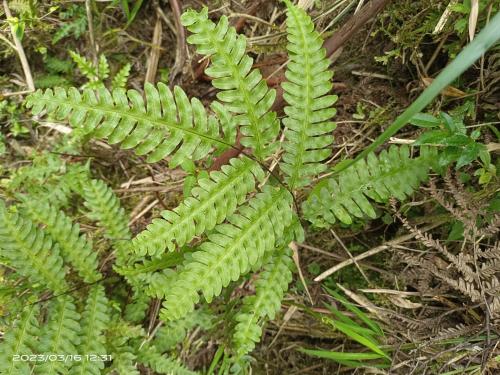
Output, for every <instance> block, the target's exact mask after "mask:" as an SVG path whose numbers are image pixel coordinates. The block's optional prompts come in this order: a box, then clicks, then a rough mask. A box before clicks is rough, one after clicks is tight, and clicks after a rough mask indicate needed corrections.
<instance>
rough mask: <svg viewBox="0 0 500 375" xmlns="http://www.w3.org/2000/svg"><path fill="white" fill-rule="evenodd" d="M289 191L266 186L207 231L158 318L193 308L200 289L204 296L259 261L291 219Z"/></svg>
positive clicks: (217, 291) (208, 298)
mask: <svg viewBox="0 0 500 375" xmlns="http://www.w3.org/2000/svg"><path fill="white" fill-rule="evenodd" d="M292 214H293V211H292V197H291V195H290V193H288V191H286V190H284V189H275V188H271V187H268V188H266V189H265V190H264V192H263V193H261V194H258V195H257V196H256V197H254V198H253V199H251V200H250V201H249V202H248V204H246V205H244V206H242V207H241V208H240V209H239V213H238V214H233V215H232V216H230V217H229V218H228V221H229V224H219V225H218V226H216V227H215V229H214V232H213V233H211V234H209V236H208V241H207V242H204V243H203V244H201V245H200V248H199V250H198V251H195V252H194V253H192V254H191V256H192V258H191V259H188V260H187V261H186V263H185V265H184V267H183V269H182V270H181V271H180V272H179V273H178V275H176V277H175V279H174V281H173V282H172V284H171V286H170V288H169V290H168V292H167V297H166V301H165V302H164V308H163V310H162V312H161V318H162V319H164V320H175V319H179V318H181V317H183V316H184V315H186V314H187V313H189V312H191V311H193V309H194V305H195V304H196V303H197V302H198V300H199V295H198V292H200V291H201V292H202V293H203V295H204V297H205V299H206V301H207V302H211V300H212V299H213V297H215V296H218V295H219V294H220V293H221V290H222V288H223V287H226V286H227V285H228V284H229V283H230V282H231V281H236V280H238V279H239V277H240V276H241V275H243V274H245V273H246V272H248V271H249V270H250V268H251V267H252V266H254V265H255V264H257V263H258V262H260V261H261V260H262V258H263V256H264V254H265V253H266V252H268V251H271V250H273V249H274V244H275V242H276V238H277V237H280V236H281V235H282V234H283V231H284V228H285V227H286V226H288V225H289V224H290V222H291V221H292Z"/></svg>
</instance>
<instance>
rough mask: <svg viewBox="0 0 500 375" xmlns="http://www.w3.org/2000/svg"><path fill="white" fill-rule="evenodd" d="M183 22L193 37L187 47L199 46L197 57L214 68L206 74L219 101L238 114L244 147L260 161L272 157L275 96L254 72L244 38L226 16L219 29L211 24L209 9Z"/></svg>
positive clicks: (185, 17) (186, 15)
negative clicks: (251, 150) (252, 151)
mask: <svg viewBox="0 0 500 375" xmlns="http://www.w3.org/2000/svg"><path fill="white" fill-rule="evenodd" d="M181 22H182V24H183V25H184V26H186V27H187V28H188V30H189V31H191V32H192V33H193V34H192V35H191V36H189V37H188V39H187V40H188V43H190V44H194V45H196V46H197V52H198V53H200V54H202V55H209V56H210V59H211V65H210V67H208V68H207V69H206V70H205V73H206V74H207V75H209V76H210V77H212V78H213V80H212V85H213V86H214V87H216V88H218V89H220V90H222V91H220V92H219V93H217V98H218V99H219V100H220V101H222V102H223V103H225V104H226V106H227V108H228V109H229V110H230V111H231V112H233V113H235V114H237V116H236V122H237V123H238V125H240V130H241V133H242V135H243V138H242V140H241V144H242V145H244V146H245V147H251V148H253V150H254V154H255V155H256V156H257V157H258V158H264V157H265V156H267V155H269V154H271V153H272V152H273V151H274V150H275V148H276V146H274V145H272V144H271V143H272V142H273V140H274V139H275V138H276V135H277V134H278V131H279V122H278V121H277V118H276V113H274V112H272V111H270V109H271V106H272V105H273V103H274V100H275V98H276V92H275V90H270V89H269V88H268V87H267V83H266V81H265V80H263V79H262V75H261V73H260V71H259V70H258V69H254V70H252V64H253V59H252V58H251V57H250V56H248V55H246V54H245V52H246V38H245V36H244V35H238V34H237V33H236V30H235V29H234V27H229V21H228V19H227V17H226V16H222V17H221V18H220V20H219V22H218V23H217V25H216V24H215V23H214V22H212V21H211V20H209V19H208V9H207V8H203V10H201V11H200V12H196V11H194V10H188V11H187V12H185V13H184V14H183V15H182V17H181Z"/></svg>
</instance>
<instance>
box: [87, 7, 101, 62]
mask: <svg viewBox="0 0 500 375" xmlns="http://www.w3.org/2000/svg"><path fill="white" fill-rule="evenodd" d="M90 1H91V0H85V12H86V13H87V24H88V27H89V41H90V51H91V52H92V61H93V62H94V66H97V62H98V59H97V46H96V44H95V38H94V19H93V17H92V8H91V7H90V5H91V4H90Z"/></svg>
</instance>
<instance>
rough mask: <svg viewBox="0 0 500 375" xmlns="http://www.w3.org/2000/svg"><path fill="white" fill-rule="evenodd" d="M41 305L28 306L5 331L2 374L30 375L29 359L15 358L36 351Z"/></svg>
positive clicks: (0, 350) (0, 361)
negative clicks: (38, 317)
mask: <svg viewBox="0 0 500 375" xmlns="http://www.w3.org/2000/svg"><path fill="white" fill-rule="evenodd" d="M38 312H39V305H38V304H33V305H31V306H27V307H26V308H25V309H24V311H23V312H22V313H21V317H20V318H19V320H17V321H15V322H14V325H13V327H12V328H11V329H10V330H9V331H8V332H7V333H5V335H4V337H3V341H2V342H1V343H0V373H1V374H2V375H30V374H31V373H32V371H31V368H30V366H29V362H28V361H22V360H17V361H15V360H14V356H15V355H22V354H31V353H34V352H35V351H36V348H37V345H38V342H37V339H36V338H37V337H38V336H39V328H38V320H37V316H38Z"/></svg>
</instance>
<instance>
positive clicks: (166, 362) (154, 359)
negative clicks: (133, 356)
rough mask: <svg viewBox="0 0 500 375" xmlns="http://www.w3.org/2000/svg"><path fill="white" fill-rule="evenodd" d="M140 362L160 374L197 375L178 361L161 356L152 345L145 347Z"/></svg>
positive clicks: (139, 357)
mask: <svg viewBox="0 0 500 375" xmlns="http://www.w3.org/2000/svg"><path fill="white" fill-rule="evenodd" d="M138 359H139V362H141V363H144V364H145V365H147V366H148V367H150V368H152V369H153V370H154V371H155V372H157V373H159V374H168V375H196V374H197V372H194V371H191V370H188V369H187V368H185V367H184V366H182V364H180V363H179V362H178V361H176V360H174V359H172V358H169V357H167V356H165V355H163V354H161V353H160V352H159V351H158V350H157V349H156V347H154V346H152V345H148V346H144V347H143V348H142V350H141V351H140V352H139V355H138Z"/></svg>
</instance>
